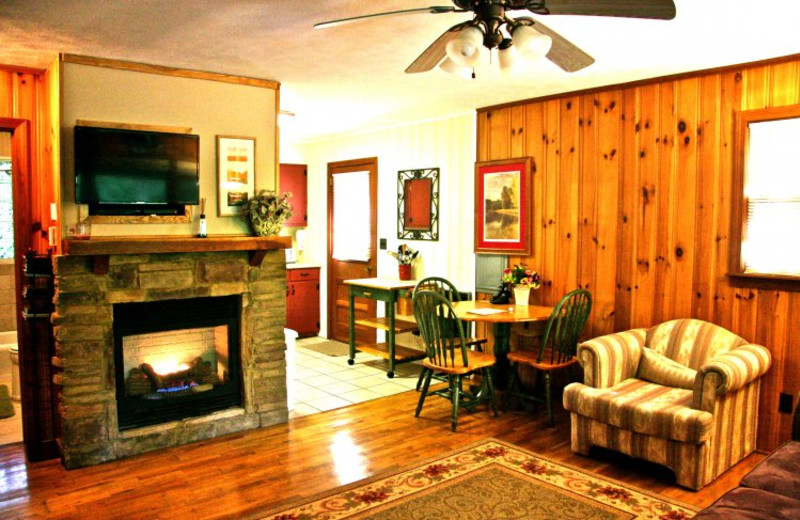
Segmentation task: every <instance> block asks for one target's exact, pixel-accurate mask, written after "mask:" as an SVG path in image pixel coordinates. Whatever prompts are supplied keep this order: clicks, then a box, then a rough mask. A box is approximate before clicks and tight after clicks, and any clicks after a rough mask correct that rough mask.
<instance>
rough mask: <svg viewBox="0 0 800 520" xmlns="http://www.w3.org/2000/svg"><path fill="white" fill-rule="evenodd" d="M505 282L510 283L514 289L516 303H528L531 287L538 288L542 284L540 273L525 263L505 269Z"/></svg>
mask: <svg viewBox="0 0 800 520" xmlns="http://www.w3.org/2000/svg"><path fill="white" fill-rule="evenodd" d="M503 282H505V283H507V284H510V285H511V286H512V287H513V289H514V303H515V304H516V305H528V299H529V298H530V293H531V289H538V288H539V287H541V285H542V281H541V278H540V277H539V273H537V272H536V271H534V270H533V269H528V266H527V265H525V264H517V265H515V266H514V267H510V268H507V269H505V270H504V271H503Z"/></svg>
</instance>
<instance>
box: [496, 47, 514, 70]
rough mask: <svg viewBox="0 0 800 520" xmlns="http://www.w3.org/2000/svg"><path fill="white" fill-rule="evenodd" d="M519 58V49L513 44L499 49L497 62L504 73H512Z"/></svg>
mask: <svg viewBox="0 0 800 520" xmlns="http://www.w3.org/2000/svg"><path fill="white" fill-rule="evenodd" d="M516 59H517V51H516V50H515V49H514V46H513V45H510V46H508V47H506V48H499V49H498V50H497V62H498V64H499V65H500V72H501V73H502V74H511V73H512V72H513V71H514V64H515V63H516Z"/></svg>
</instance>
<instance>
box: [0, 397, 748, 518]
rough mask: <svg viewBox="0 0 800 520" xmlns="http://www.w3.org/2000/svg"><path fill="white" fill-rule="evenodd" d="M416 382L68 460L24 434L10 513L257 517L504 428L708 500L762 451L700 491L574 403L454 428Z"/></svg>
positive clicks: (478, 415) (527, 443) (5, 476)
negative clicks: (328, 407) (597, 431)
mask: <svg viewBox="0 0 800 520" xmlns="http://www.w3.org/2000/svg"><path fill="white" fill-rule="evenodd" d="M417 396H418V394H417V393H416V392H407V393H403V394H398V395H394V396H390V397H386V398H383V399H378V400H374V401H369V402H366V403H363V404H357V405H353V406H350V407H347V408H340V409H336V410H332V411H330V412H324V413H321V414H316V415H311V416H305V417H299V418H296V419H292V420H291V421H290V422H289V423H288V424H283V425H278V426H274V427H270V428H265V429H262V430H256V431H251V432H247V433H243V434H234V435H228V436H226V437H221V438H218V439H213V440H209V441H203V442H197V443H194V444H188V445H184V446H180V447H176V448H170V449H166V450H160V451H155V452H151V453H147V454H144V455H138V456H135V457H131V458H128V459H124V460H119V461H115V462H110V463H106V464H101V465H98V466H92V467H87V468H82V469H76V470H71V471H67V470H65V469H64V468H63V467H62V466H61V464H60V463H59V461H57V460H53V461H48V462H43V463H27V462H26V461H25V458H24V455H23V451H22V447H21V445H10V446H5V447H2V448H0V518H3V519H11V518H58V519H61V518H64V519H66V518H70V519H72V518H81V519H83V518H89V519H91V520H100V519H106V518H109V519H110V518H113V519H121V518H124V519H174V518H190V519H193V520H197V519H220V518H250V517H253V516H257V514H258V513H260V512H265V511H267V510H269V509H271V508H272V507H274V506H277V505H279V504H281V503H283V502H286V501H294V500H297V499H301V498H304V497H308V496H312V495H314V494H317V493H320V492H324V491H327V490H329V489H332V488H334V487H336V486H339V485H342V484H347V483H350V482H354V481H356V480H359V479H361V478H364V477H368V476H371V475H374V474H376V473H381V472H386V471H391V470H396V469H399V468H402V467H404V466H407V465H410V464H414V463H417V462H420V461H422V460H424V459H427V458H430V457H433V456H436V455H439V454H441V453H444V452H447V451H450V450H454V449H457V448H460V447H461V446H464V445H466V444H469V443H472V442H474V441H478V440H481V439H483V438H486V437H495V438H497V439H501V440H504V441H508V442H511V443H514V444H516V445H518V446H522V447H525V448H527V449H529V450H532V451H534V452H537V453H539V454H541V455H544V456H547V457H550V458H553V459H556V460H558V461H561V462H564V463H567V464H572V465H575V466H579V467H581V468H584V469H587V470H590V471H592V472H595V473H597V474H600V475H603V476H606V477H611V478H614V479H618V480H620V481H623V482H625V483H628V484H630V485H633V486H637V487H639V488H643V489H646V490H649V491H651V492H655V493H661V494H663V495H665V496H669V497H672V498H674V499H678V500H681V501H683V502H686V503H689V504H694V505H697V506H700V507H704V506H706V505H708V504H710V503H711V502H713V501H714V500H715V499H716V498H717V497H718V496H720V495H722V494H723V493H724V492H725V491H727V490H728V489H730V488H732V487H734V486H735V485H736V484H737V483H738V482H739V479H740V478H741V477H742V475H743V474H744V473H746V472H747V471H749V470H750V469H751V468H752V467H753V466H754V465H755V464H756V463H757V462H758V461H760V460H761V459H762V458H763V455H751V456H750V457H749V458H747V459H745V460H744V461H743V462H741V463H740V464H739V465H737V466H736V467H734V468H733V469H732V470H730V471H728V472H727V473H726V474H724V475H723V476H722V477H721V478H720V479H718V480H716V481H715V482H713V483H712V484H711V485H709V486H707V487H706V488H704V489H703V490H702V491H700V492H692V491H689V490H686V489H683V488H679V487H677V486H676V485H675V483H674V477H673V476H672V474H671V472H670V471H669V470H666V469H664V468H661V467H660V466H656V465H653V464H650V463H645V462H641V461H633V460H632V459H629V458H627V457H623V456H621V455H618V454H615V453H611V452H608V451H596V452H595V451H593V452H592V456H591V457H588V458H587V457H583V456H580V455H575V454H573V453H572V452H571V451H570V448H569V421H568V419H569V418H568V416H567V415H566V413H565V412H563V410H562V411H561V415H557V417H556V427H555V428H552V429H550V428H547V426H546V413H545V412H544V410H543V409H541V408H540V410H539V413H538V414H536V415H531V414H528V413H525V412H507V413H504V414H503V413H501V414H500V416H499V417H498V418H494V417H493V416H492V415H491V414H489V413H487V412H486V411H484V410H483V409H481V410H479V411H476V412H475V413H472V414H469V413H464V414H462V416H461V417H460V418H459V428H458V432H457V433H452V432H451V431H450V419H449V413H450V408H449V403H447V402H446V401H445V400H444V399H441V398H434V397H432V398H430V399H428V400H427V401H426V403H425V408H424V409H423V410H422V415H421V417H420V418H418V419H415V418H414V413H413V412H414V407H415V406H416V402H417Z"/></svg>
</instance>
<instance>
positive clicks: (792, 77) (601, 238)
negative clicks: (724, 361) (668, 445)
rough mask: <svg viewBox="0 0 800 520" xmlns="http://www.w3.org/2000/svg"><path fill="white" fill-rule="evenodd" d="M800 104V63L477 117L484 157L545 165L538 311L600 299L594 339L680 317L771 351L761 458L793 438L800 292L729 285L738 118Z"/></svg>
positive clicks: (533, 103) (537, 171) (601, 92)
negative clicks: (783, 406)
mask: <svg viewBox="0 0 800 520" xmlns="http://www.w3.org/2000/svg"><path fill="white" fill-rule="evenodd" d="M798 103H800V56H793V57H789V58H781V59H776V60H771V61H769V62H761V63H755V64H747V65H740V66H736V67H727V68H724V69H718V70H710V71H702V72H698V73H692V74H685V75H681V76H676V77H669V78H660V79H655V80H648V81H645V82H639V83H635V84H629V85H619V86H613V87H608V88H605V89H597V90H594V91H586V92H578V93H570V94H565V95H563V96H555V97H550V98H545V99H541V100H529V101H522V102H519V103H516V104H513V105H504V106H499V107H489V108H485V109H481V110H479V111H478V114H477V132H476V135H477V147H476V149H477V159H478V160H479V161H482V160H497V159H506V158H510V157H519V156H525V155H529V156H531V157H532V158H533V164H534V167H533V170H534V172H533V182H532V190H533V194H532V200H533V203H534V208H533V222H534V232H533V252H532V254H531V255H530V256H527V257H511V258H510V259H509V262H510V263H511V264H514V263H519V262H525V263H527V264H528V265H530V266H531V267H533V268H535V269H538V270H539V271H540V272H541V274H542V276H543V282H544V283H543V286H542V288H541V289H540V290H539V291H535V292H534V293H533V301H534V302H536V303H542V304H549V305H552V304H554V303H555V302H556V301H557V300H558V298H560V296H562V295H563V294H565V293H567V292H569V291H570V290H572V289H574V288H576V287H584V288H587V289H588V290H590V291H591V292H592V295H593V300H594V306H593V311H592V316H591V318H590V323H589V325H588V327H587V335H588V336H592V337H593V336H598V335H601V334H606V333H609V332H614V331H619V330H626V329H629V328H633V327H649V326H651V325H653V324H657V323H661V322H663V321H667V320H670V319H673V318H683V317H694V318H698V319H703V320H707V321H711V322H714V323H717V324H719V325H721V326H723V327H725V328H728V329H730V330H732V331H733V332H735V333H737V334H739V335H741V336H742V337H744V338H745V339H747V340H749V341H752V342H755V343H760V344H763V345H765V346H766V347H767V348H769V349H770V351H771V352H772V355H773V367H772V369H771V370H770V372H769V373H768V375H767V376H766V377H765V379H764V383H763V387H762V398H761V406H760V410H759V413H760V426H759V428H760V429H759V442H758V447H759V449H762V450H770V449H773V448H775V447H776V446H777V445H779V444H780V443H781V442H782V441H783V440H785V439H788V438H789V436H790V428H791V424H790V422H791V421H790V416H789V415H786V414H780V413H778V411H777V404H778V396H779V394H780V393H781V392H786V393H789V394H792V395H794V396H797V394H798V391H800V320H798V319H797V316H798V314H799V313H800V292H790V291H786V290H775V289H774V288H773V289H758V288H744V287H733V286H732V285H731V284H730V283H729V281H728V278H727V276H726V274H727V271H728V263H729V248H730V243H729V238H728V236H729V234H730V226H731V189H732V187H731V182H732V168H733V162H734V161H733V157H734V155H733V154H734V153H736V150H734V143H733V124H734V112H735V111H736V110H750V109H757V108H766V107H774V106H784V105H793V104H798Z"/></svg>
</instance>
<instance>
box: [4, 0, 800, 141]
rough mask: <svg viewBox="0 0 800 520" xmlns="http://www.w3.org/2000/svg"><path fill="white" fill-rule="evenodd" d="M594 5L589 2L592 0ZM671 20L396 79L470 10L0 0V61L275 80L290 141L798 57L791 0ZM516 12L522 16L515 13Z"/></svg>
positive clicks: (797, 11) (409, 2)
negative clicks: (521, 61)
mask: <svg viewBox="0 0 800 520" xmlns="http://www.w3.org/2000/svg"><path fill="white" fill-rule="evenodd" d="M587 1H589V0H587ZM675 4H676V8H677V13H678V14H677V17H676V18H675V20H671V21H657V20H638V19H616V18H602V17H589V16H542V17H538V19H539V20H541V21H542V22H543V23H544V24H546V25H547V26H548V27H550V28H551V29H554V30H555V31H557V32H559V33H560V34H561V35H562V36H564V37H566V38H568V39H569V40H571V41H572V42H573V43H574V44H576V45H578V46H579V47H580V48H581V49H583V50H584V51H586V52H588V53H589V54H590V55H592V56H593V57H594V58H595V59H596V63H595V64H593V65H591V66H590V67H588V68H586V69H584V70H581V71H579V72H577V73H572V74H568V73H566V72H563V71H562V70H561V69H559V68H557V67H556V66H555V65H553V64H552V63H550V62H549V61H547V60H543V61H542V62H541V63H535V64H531V65H530V66H529V67H527V69H526V70H525V71H524V72H523V73H520V74H518V75H516V76H514V77H511V78H507V77H501V76H500V75H499V73H497V72H496V71H495V70H494V69H493V68H487V69H488V70H486V71H485V72H484V73H479V76H478V78H477V79H473V80H470V79H462V78H459V77H455V76H451V75H448V74H446V73H445V72H443V71H441V70H438V69H435V70H433V71H431V72H428V73H424V74H414V75H408V74H405V73H404V72H403V71H404V70H405V68H406V67H407V66H408V64H410V63H411V62H412V61H413V60H414V59H415V58H416V57H417V56H418V55H419V54H420V53H421V52H422V51H423V50H424V49H425V48H426V47H427V46H428V45H429V44H430V43H431V42H432V41H433V40H434V39H435V38H437V37H438V36H439V35H440V34H441V33H443V32H444V31H445V30H446V29H447V28H449V27H450V26H452V25H455V24H456V23H459V22H461V21H464V20H466V19H468V15H467V14H454V13H448V14H437V15H434V14H427V13H423V14H415V15H409V16H396V17H389V18H379V19H374V20H367V21H362V22H359V23H353V24H348V25H343V26H338V27H333V28H328V29H324V30H315V29H313V28H312V25H313V24H314V23H316V22H320V21H325V20H329V19H336V18H343V17H349V16H357V15H361V14H368V13H374V12H382V11H389V10H396V9H409V8H415V7H427V6H430V5H450V2H449V0H383V1H369V2H367V1H358V0H238V1H237V0H215V1H213V2H211V1H207V0H136V1H132V0H126V1H119V0H118V1H112V0H0V63H4V64H11V65H24V66H30V67H41V68H44V67H47V66H48V65H49V64H50V63H51V62H52V60H53V59H54V57H55V55H56V53H58V52H69V53H76V54H84V55H89V56H98V57H104V58H113V59H121V60H129V61H136V62H141V63H150V64H159V65H168V66H174V67H181V68H190V69H197V70H206V71H211V72H221V73H229V74H236V75H243V76H251V77H257V78H266V79H272V80H277V81H279V82H280V83H281V107H282V109H284V110H288V111H291V112H293V113H295V114H296V117H295V118H294V121H293V124H292V125H291V128H285V129H284V130H283V131H282V135H283V137H284V138H287V139H289V140H291V141H309V140H315V139H320V138H325V137H327V136H331V135H335V134H342V133H352V132H358V131H363V130H370V129H375V128H379V127H385V126H392V125H398V124H404V123H408V122H411V121H419V120H425V119H434V118H439V117H445V116H447V115H451V114H463V113H467V112H470V111H472V110H474V109H475V108H479V107H485V106H490V105H495V104H499V103H504V102H508V101H514V100H519V99H528V98H533V97H538V96H543V95H549V94H554V93H559V92H566V91H573V90H578V89H583V88H589V87H595V86H601V85H608V84H614V83H620V82H625V81H631V80H636V79H643V78H649V77H655V76H662V75H666V74H672V73H677V72H684V71H690V70H698V69H703V68H709V67H715V66H720V65H729V64H735V63H744V62H748V61H754V60H759V59H765V58H771V57H777V56H784V55H788V54H794V53H800V37H798V35H797V20H798V19H800V2H796V1H795V0H760V1H754V0H675ZM509 14H510V15H511V16H521V15H524V14H529V13H527V11H524V12H523V11H516V12H510V13H509Z"/></svg>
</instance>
